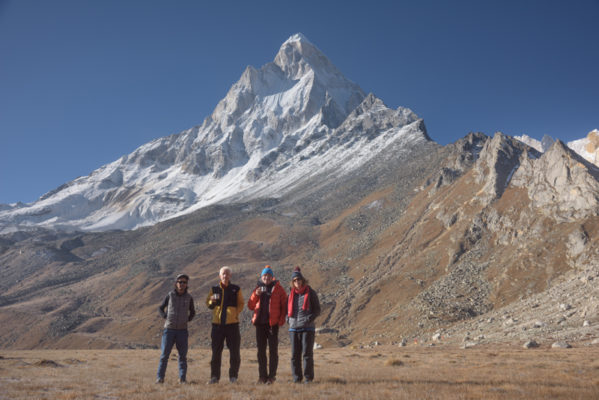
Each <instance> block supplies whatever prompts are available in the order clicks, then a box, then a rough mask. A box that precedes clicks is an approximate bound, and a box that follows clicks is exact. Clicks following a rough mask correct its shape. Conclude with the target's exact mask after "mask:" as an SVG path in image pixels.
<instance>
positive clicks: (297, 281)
mask: <svg viewBox="0 0 599 400" xmlns="http://www.w3.org/2000/svg"><path fill="white" fill-rule="evenodd" d="M292 282H293V287H294V288H296V289H301V288H303V287H304V281H303V280H302V279H300V278H293V281H292Z"/></svg>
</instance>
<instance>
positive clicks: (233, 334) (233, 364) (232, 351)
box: [226, 324, 241, 379]
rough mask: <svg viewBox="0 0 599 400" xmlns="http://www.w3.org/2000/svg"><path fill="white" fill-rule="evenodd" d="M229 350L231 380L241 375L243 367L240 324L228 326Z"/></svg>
mask: <svg viewBox="0 0 599 400" xmlns="http://www.w3.org/2000/svg"><path fill="white" fill-rule="evenodd" d="M226 328H227V336H226V337H227V348H228V349H229V356H230V360H229V379H230V378H235V379H237V376H238V375H239V366H240V365H241V349H240V348H241V334H240V333H239V324H230V325H227V327H226Z"/></svg>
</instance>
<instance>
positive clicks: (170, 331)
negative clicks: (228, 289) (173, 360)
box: [156, 274, 196, 383]
mask: <svg viewBox="0 0 599 400" xmlns="http://www.w3.org/2000/svg"><path fill="white" fill-rule="evenodd" d="M188 283H189V277H188V276H187V275H185V274H180V275H177V279H176V280H175V290H172V291H170V292H169V293H168V294H167V295H166V298H165V299H164V301H163V302H162V304H161V305H160V307H158V312H159V313H160V315H161V316H162V318H164V319H165V320H166V321H165V323H164V331H163V332H162V343H161V349H162V354H161V355H160V362H159V363H158V372H157V373H156V383H164V374H165V373H166V366H167V364H168V358H169V357H170V355H171V350H172V349H173V345H176V346H177V352H178V353H179V383H185V382H186V379H187V348H188V346H187V340H188V337H189V334H188V332H187V322H189V321H191V320H192V318H193V317H194V315H195V313H196V312H195V307H194V305H193V298H192V297H191V295H190V294H189V293H188V292H187V284H188ZM165 310H166V311H165Z"/></svg>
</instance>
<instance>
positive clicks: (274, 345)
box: [256, 325, 279, 380]
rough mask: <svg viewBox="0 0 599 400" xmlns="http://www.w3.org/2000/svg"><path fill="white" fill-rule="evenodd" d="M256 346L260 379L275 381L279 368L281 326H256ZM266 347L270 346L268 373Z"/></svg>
mask: <svg viewBox="0 0 599 400" xmlns="http://www.w3.org/2000/svg"><path fill="white" fill-rule="evenodd" d="M256 344H257V346H258V374H259V375H260V379H262V380H266V379H275V378H276V376H277V368H278V367H279V326H278V325H275V326H272V327H271V326H269V325H256ZM266 345H268V373H267V372H266V364H267V362H266Z"/></svg>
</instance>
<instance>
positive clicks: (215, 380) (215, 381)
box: [208, 376, 218, 385]
mask: <svg viewBox="0 0 599 400" xmlns="http://www.w3.org/2000/svg"><path fill="white" fill-rule="evenodd" d="M215 383H218V378H217V377H216V376H213V377H212V378H210V381H209V382H208V384H209V385H214V384H215Z"/></svg>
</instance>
